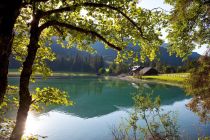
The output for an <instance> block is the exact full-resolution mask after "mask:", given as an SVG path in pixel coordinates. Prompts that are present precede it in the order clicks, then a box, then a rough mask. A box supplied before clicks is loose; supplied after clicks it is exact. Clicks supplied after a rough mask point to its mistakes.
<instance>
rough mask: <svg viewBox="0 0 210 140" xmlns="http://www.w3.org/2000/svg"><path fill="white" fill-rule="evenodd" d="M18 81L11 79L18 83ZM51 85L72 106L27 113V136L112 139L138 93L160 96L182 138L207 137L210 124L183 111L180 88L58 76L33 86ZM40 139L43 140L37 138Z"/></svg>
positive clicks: (64, 139) (57, 139)
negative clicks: (65, 94)
mask: <svg viewBox="0 0 210 140" xmlns="http://www.w3.org/2000/svg"><path fill="white" fill-rule="evenodd" d="M17 81H18V79H15V78H12V79H10V83H11V84H17ZM37 86H38V87H46V86H54V87H57V88H59V89H61V90H65V91H67V92H68V93H69V95H70V97H71V100H73V101H74V103H75V105H74V106H71V107H64V106H53V107H48V108H46V109H45V111H44V112H42V113H39V114H38V113H35V112H30V113H29V117H28V120H27V125H26V131H25V134H26V135H30V134H38V135H40V136H47V138H46V139H49V140H69V139H71V140H111V139H113V135H112V129H113V127H114V126H118V125H119V124H120V123H121V122H122V120H124V119H126V118H128V116H129V112H130V111H132V106H133V100H132V97H133V95H135V94H136V93H137V92H139V91H144V92H148V93H151V92H153V94H154V95H153V96H160V98H161V103H162V105H161V107H162V108H163V109H164V110H166V111H175V112H177V115H178V117H177V121H178V127H179V131H180V133H182V134H183V135H184V137H183V139H185V138H189V139H197V137H198V134H200V132H202V133H201V134H200V135H202V136H203V135H206V136H210V124H206V125H204V124H202V123H200V122H199V117H197V116H196V115H195V114H194V113H193V112H191V111H190V110H188V109H187V108H186V106H185V105H186V104H187V103H188V102H189V101H190V97H187V96H185V93H184V91H183V89H181V88H179V87H175V86H168V85H163V84H155V83H143V84H140V85H138V84H135V83H131V82H127V81H121V80H114V79H104V78H97V77H63V78H62V77H61V78H50V79H48V80H41V79H38V80H37V82H36V83H33V84H31V87H30V88H31V89H33V88H34V87H37ZM40 139H42V138H40Z"/></svg>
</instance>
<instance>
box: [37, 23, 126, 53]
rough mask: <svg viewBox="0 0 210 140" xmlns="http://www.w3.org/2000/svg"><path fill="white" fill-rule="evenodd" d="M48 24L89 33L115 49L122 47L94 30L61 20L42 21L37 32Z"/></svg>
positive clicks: (48, 25)
mask: <svg viewBox="0 0 210 140" xmlns="http://www.w3.org/2000/svg"><path fill="white" fill-rule="evenodd" d="M50 26H59V27H64V28H67V29H69V30H75V31H77V32H80V33H84V34H90V35H92V36H93V37H97V38H99V39H100V40H102V41H103V42H104V43H106V44H107V45H108V46H110V47H111V48H113V49H116V50H118V51H120V50H122V48H120V47H118V46H116V45H114V44H112V43H111V42H109V41H108V40H107V39H106V38H105V37H103V36H102V35H101V34H99V33H97V32H96V31H92V30H87V29H84V28H81V27H76V26H73V25H71V24H67V23H63V22H58V21H55V20H53V21H48V22H46V23H44V24H43V25H41V26H40V27H39V32H40V33H41V32H42V31H43V30H44V29H45V28H48V27H50Z"/></svg>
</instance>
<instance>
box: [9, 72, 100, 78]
mask: <svg viewBox="0 0 210 140" xmlns="http://www.w3.org/2000/svg"><path fill="white" fill-rule="evenodd" d="M17 76H20V72H18V71H9V77H17ZM36 76H38V77H39V76H41V74H38V73H37V74H36ZM51 76H54V77H59V76H96V74H95V73H82V72H53V73H52V75H51Z"/></svg>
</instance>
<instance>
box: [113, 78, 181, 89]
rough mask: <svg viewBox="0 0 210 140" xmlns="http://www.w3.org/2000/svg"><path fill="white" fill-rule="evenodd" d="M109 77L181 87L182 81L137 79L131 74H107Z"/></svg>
mask: <svg viewBox="0 0 210 140" xmlns="http://www.w3.org/2000/svg"><path fill="white" fill-rule="evenodd" d="M109 77H110V78H113V79H119V80H124V81H129V82H134V83H158V84H165V85H171V86H178V87H183V84H182V83H176V82H168V81H163V80H152V79H150V80H149V79H147V80H146V79H138V78H134V77H131V76H123V77H122V76H109Z"/></svg>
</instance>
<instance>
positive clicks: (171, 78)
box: [142, 73, 189, 83]
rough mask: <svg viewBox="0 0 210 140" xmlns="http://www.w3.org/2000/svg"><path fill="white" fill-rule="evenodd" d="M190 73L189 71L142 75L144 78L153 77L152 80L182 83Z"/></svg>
mask: <svg viewBox="0 0 210 140" xmlns="http://www.w3.org/2000/svg"><path fill="white" fill-rule="evenodd" d="M188 75H189V73H173V74H159V75H153V76H142V79H152V80H161V81H168V82H177V83H182V82H184V81H185V79H186V78H187V76H188Z"/></svg>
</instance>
